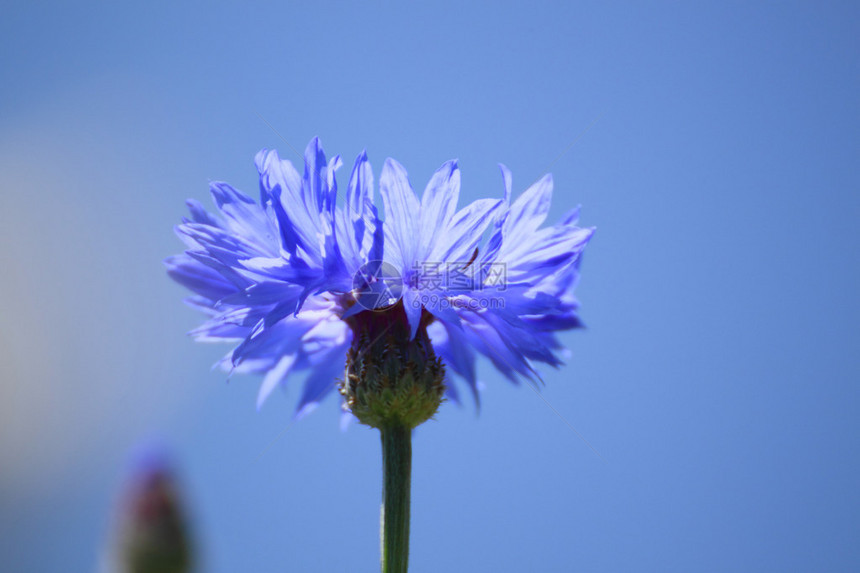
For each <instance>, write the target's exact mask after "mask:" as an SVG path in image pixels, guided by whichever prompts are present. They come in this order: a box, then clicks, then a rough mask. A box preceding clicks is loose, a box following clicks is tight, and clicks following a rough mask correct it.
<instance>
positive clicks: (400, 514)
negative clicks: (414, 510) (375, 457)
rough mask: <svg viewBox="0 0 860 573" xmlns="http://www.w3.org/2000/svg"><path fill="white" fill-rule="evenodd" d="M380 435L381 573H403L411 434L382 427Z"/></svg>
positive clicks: (400, 428) (406, 550) (406, 549)
mask: <svg viewBox="0 0 860 573" xmlns="http://www.w3.org/2000/svg"><path fill="white" fill-rule="evenodd" d="M380 433H381V434H382V512H381V513H382V515H381V523H380V537H381V540H380V541H381V551H382V573H406V571H407V568H408V566H409V489H410V486H411V482H412V430H411V429H410V428H408V427H407V426H405V425H397V426H385V427H383V428H381V429H380Z"/></svg>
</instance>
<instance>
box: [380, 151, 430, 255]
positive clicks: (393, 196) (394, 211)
mask: <svg viewBox="0 0 860 573" xmlns="http://www.w3.org/2000/svg"><path fill="white" fill-rule="evenodd" d="M379 192H380V194H381V195H382V203H383V206H384V207H385V227H386V228H387V229H390V233H391V239H392V242H393V245H391V246H393V247H395V248H396V253H393V254H394V256H395V261H396V262H397V263H399V266H400V270H401V271H403V272H405V271H406V270H407V269H408V268H409V267H411V266H412V264H413V263H414V262H415V261H414V252H415V243H416V238H417V236H418V235H417V231H418V213H419V209H420V203H418V198H417V197H416V196H415V192H414V191H412V186H411V185H410V184H409V179H408V178H407V176H406V170H405V169H404V168H403V166H402V165H400V164H399V163H397V162H396V161H394V160H393V159H391V158H389V159H386V160H385V166H384V167H383V168H382V175H381V176H380V178H379Z"/></svg>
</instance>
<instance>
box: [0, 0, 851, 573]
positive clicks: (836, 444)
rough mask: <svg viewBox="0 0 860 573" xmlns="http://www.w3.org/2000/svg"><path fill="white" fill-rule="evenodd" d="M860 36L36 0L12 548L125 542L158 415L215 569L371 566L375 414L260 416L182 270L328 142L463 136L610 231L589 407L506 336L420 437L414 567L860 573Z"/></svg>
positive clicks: (580, 347) (841, 26) (11, 196)
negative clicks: (177, 261)
mask: <svg viewBox="0 0 860 573" xmlns="http://www.w3.org/2000/svg"><path fill="white" fill-rule="evenodd" d="M858 38H860V9H858V5H857V4H856V3H853V2H839V3H837V2H806V3H798V2H780V3H775V2H769V3H764V2H760V3H748V2H737V3H731V2H729V3H726V2H720V3H711V4H706V3H700V2H696V3H686V2H671V3H669V2H661V3H653V2H652V3H645V2H630V3H602V2H594V3H567V2H558V3H555V4H547V3H544V2H537V1H532V2H528V3H523V4H522V5H519V6H514V5H513V4H506V3H497V2H492V3H490V2H487V3H484V4H480V3H473V4H468V3H462V2H458V3H448V4H438V3H437V4H434V5H433V6H416V5H410V6H397V5H395V4H393V3H387V4H385V5H376V4H369V3H362V5H360V6H358V5H347V4H346V3H334V2H325V3H310V2H302V3H290V2H279V3H271V4H260V5H251V4H246V3H235V4H228V3H218V4H217V5H216V6H212V5H208V4H204V3H199V4H197V5H190V4H189V5H186V6H184V7H179V6H167V5H160V4H158V3H143V4H142V5H141V6H139V7H137V8H131V7H128V6H119V5H117V4H116V3H111V2H100V3H98V2H92V3H56V4H51V3H34V2H24V1H12V2H7V3H6V5H5V6H4V9H3V17H2V18H0V199H2V201H0V246H2V249H0V258H2V280H0V380H2V382H0V384H1V385H0V392H2V394H0V569H2V570H3V571H9V572H10V573H11V572H30V571H39V572H67V571H84V572H85V571H95V570H96V569H97V567H98V562H99V554H100V553H101V552H102V550H103V546H104V543H105V539H106V538H107V537H108V529H109V523H110V517H111V513H112V511H113V509H112V508H113V506H114V504H115V501H116V499H117V497H118V495H119V492H120V491H121V490H122V484H123V480H124V478H125V476H126V474H127V470H128V463H129V462H128V460H129V456H130V453H129V452H131V451H133V450H134V449H135V448H136V447H137V446H138V444H140V443H141V442H148V441H153V440H158V441H160V442H161V443H163V444H166V445H167V446H168V447H169V448H170V449H171V451H172V452H173V454H174V455H175V458H176V460H177V464H178V466H179V469H180V472H181V477H182V484H183V486H184V491H185V493H186V495H187V505H188V506H189V508H190V511H191V512H192V513H193V515H194V526H195V533H196V537H197V538H198V540H199V545H200V549H201V551H202V555H203V561H204V566H203V567H202V569H201V571H205V572H207V573H228V572H237V571H243V572H254V573H267V572H283V571H321V572H322V571H325V572H329V571H344V572H346V571H375V570H377V567H378V565H377V563H378V561H377V560H378V517H379V514H378V503H379V495H380V473H381V470H380V453H379V443H378V436H377V435H376V433H375V432H374V431H371V430H368V429H365V428H361V427H354V428H352V429H351V430H349V431H348V432H346V433H342V432H341V431H340V430H339V428H338V412H339V410H338V408H339V403H338V400H337V398H336V397H335V396H331V397H330V398H329V399H328V400H327V401H326V402H325V403H324V404H323V405H322V406H321V407H320V408H319V409H318V410H317V411H316V412H315V413H314V414H313V415H312V416H310V417H309V418H307V419H306V420H303V421H301V422H300V423H297V424H295V425H290V419H291V416H292V412H293V408H294V404H295V400H296V398H297V396H298V392H297V390H296V387H295V386H293V387H290V388H288V389H287V392H286V393H285V394H284V395H275V396H274V397H273V398H271V399H270V401H269V402H267V403H266V405H265V406H264V408H263V409H262V411H261V412H259V413H258V412H256V410H255V397H256V392H257V387H258V384H259V380H258V379H256V378H253V377H235V378H234V379H233V380H231V381H230V382H229V383H226V382H225V376H224V375H223V374H222V373H220V372H212V371H210V368H209V367H210V365H211V364H212V363H213V362H214V361H215V360H216V359H217V358H218V357H220V356H221V354H222V353H223V352H226V350H227V348H225V347H220V346H219V347H216V346H206V345H199V344H194V343H192V342H191V341H190V340H189V339H188V338H187V337H186V335H185V332H187V331H188V330H190V329H191V328H193V327H194V326H195V325H197V324H198V323H199V321H200V316H199V315H198V314H196V313H195V312H194V311H193V310H191V309H189V308H187V307H185V306H184V305H183V304H182V302H181V299H182V298H183V297H184V296H185V293H184V292H183V290H182V289H181V288H180V287H179V286H177V285H175V284H173V283H172V282H171V281H170V280H169V279H168V278H167V277H166V276H165V273H164V270H163V268H162V264H161V261H162V259H163V258H164V257H166V256H168V255H171V254H173V253H176V252H178V251H179V250H180V248H181V244H180V242H179V241H178V239H176V238H175V236H174V235H173V232H172V226H173V225H174V224H175V223H176V222H178V220H179V218H180V217H181V216H182V215H183V214H184V204H183V202H184V200H185V199H186V198H187V197H194V198H197V199H200V200H201V201H203V202H204V203H206V204H211V203H209V198H208V191H207V183H208V181H209V180H226V181H229V182H231V183H232V184H234V185H235V186H237V187H238V188H240V189H244V190H246V191H248V192H249V193H251V194H255V193H256V189H257V181H256V178H255V170H254V166H253V157H254V154H255V153H256V152H257V151H258V150H259V149H260V148H262V147H269V148H278V149H279V150H280V151H281V153H282V155H283V156H287V157H289V156H291V155H292V152H291V150H290V148H289V146H288V145H287V143H285V141H286V142H289V144H290V145H292V146H294V147H296V148H297V149H299V150H301V149H303V148H304V146H305V144H306V143H307V141H308V140H309V139H310V138H311V137H312V136H314V135H319V136H320V137H321V138H322V141H323V144H324V145H325V148H326V151H327V152H329V153H330V154H334V153H339V154H341V155H342V156H343V157H344V160H345V163H346V164H347V166H349V165H351V162H352V160H353V159H354V157H355V156H356V155H357V154H358V153H359V152H360V151H361V150H362V149H367V152H368V154H369V157H370V159H371V161H372V162H373V165H374V169H375V172H376V174H377V175H378V173H379V170H380V168H381V166H382V162H383V161H384V159H385V158H386V157H388V156H392V157H396V158H397V159H398V160H399V161H400V162H401V163H403V164H404V165H405V166H406V168H407V169H408V170H409V173H410V178H411V179H412V181H413V183H414V184H415V186H416V187H418V188H423V186H424V184H425V182H426V181H427V179H428V177H429V176H430V174H431V173H432V172H433V171H434V170H435V169H436V168H437V167H438V166H439V165H440V164H441V163H442V162H443V161H445V160H447V159H450V158H454V157H458V158H459V159H460V162H461V168H462V176H463V197H462V200H463V201H464V202H465V201H467V200H468V201H471V200H473V199H476V198H479V197H485V196H500V195H501V193H502V180H501V177H500V175H499V172H498V169H497V167H496V164H497V162H504V163H506V164H507V165H508V166H509V167H510V168H511V170H512V171H513V174H514V188H515V192H518V191H522V190H523V189H525V187H526V186H528V185H529V184H530V183H531V182H533V181H534V180H535V179H537V178H538V177H540V176H541V175H542V174H543V173H544V172H545V171H547V170H550V171H551V172H552V173H553V175H554V179H555V184H556V191H555V195H554V200H553V211H552V214H553V216H555V217H558V216H560V215H561V214H562V213H563V212H565V211H566V210H568V209H569V208H571V207H573V206H575V205H576V204H580V203H581V204H582V205H583V218H582V222H583V224H584V225H588V226H591V225H595V226H597V228H598V232H597V234H596V236H595V238H594V240H593V241H592V243H591V245H590V246H589V247H588V250H587V252H586V256H585V259H584V264H583V279H582V283H581V286H580V288H579V290H578V294H579V296H580V298H581V300H582V302H583V309H582V315H583V318H584V320H585V321H586V323H587V324H588V329H587V330H584V331H577V332H572V333H566V334H564V335H563V340H564V342H565V343H566V344H567V345H568V346H569V347H570V348H571V350H572V353H571V357H570V359H569V361H568V365H567V366H565V367H564V368H562V369H560V370H558V371H545V379H546V387H545V388H544V389H543V391H542V393H541V396H542V397H543V398H545V400H546V401H547V402H548V403H549V404H551V405H552V408H554V409H555V410H556V411H557V414H556V413H554V412H553V410H552V409H551V408H550V407H548V406H547V404H546V403H544V401H542V400H541V398H540V397H539V396H537V395H536V394H535V393H534V392H533V391H531V390H529V389H528V388H527V387H525V386H521V387H514V386H511V385H510V384H509V383H507V382H506V381H504V380H503V379H502V378H501V376H500V375H498V374H497V373H495V372H494V371H493V370H492V369H491V368H490V367H489V366H487V365H486V364H485V365H484V366H483V368H482V370H481V378H482V380H483V382H484V383H485V385H486V389H485V391H484V393H483V408H482V411H481V413H480V415H479V416H476V414H475V412H474V408H473V407H472V404H471V403H469V402H467V403H465V404H464V405H463V406H462V407H457V406H456V405H454V404H450V403H448V404H445V405H444V406H443V407H442V410H441V412H440V414H439V416H438V420H437V421H435V422H430V423H428V424H427V425H425V426H423V427H422V428H421V429H420V430H419V432H418V433H417V435H416V438H415V460H414V481H413V510H412V515H413V521H412V558H411V563H412V569H411V571H413V572H414V573H422V572H426V573H430V572H438V571H487V572H494V573H502V572H523V571H543V572H566V571H660V572H666V571H715V572H717V571H720V572H721V571H765V570H769V571H857V570H858V569H860V544H858V543H857V539H858V531H860V488H858V483H860V448H858V439H860V422H858V420H859V419H860V416H858V414H860V387H858V383H860V303H858V293H860V268H858V263H860V241H859V240H858V221H860V177H858V161H860V42H858ZM267 123H268V124H270V125H271V126H272V127H273V128H274V130H273V129H271V128H270V127H269V125H267ZM275 131H277V133H275ZM296 159H298V158H296ZM345 177H346V171H345V170H342V171H341V175H340V181H341V184H342V185H343V184H344V183H345V181H346V179H345ZM568 424H570V426H572V427H575V428H576V430H577V431H578V432H580V433H581V434H582V435H583V436H585V438H586V439H587V440H588V441H589V442H590V443H591V444H592V445H593V446H594V448H595V449H596V450H597V451H598V452H599V456H598V455H597V454H595V452H594V451H592V450H591V449H590V448H589V447H588V445H586V444H585V443H584V442H583V440H582V439H580V437H578V436H577V435H576V433H574V431H572V430H571V429H570V427H569V426H568ZM285 430H286V431H285Z"/></svg>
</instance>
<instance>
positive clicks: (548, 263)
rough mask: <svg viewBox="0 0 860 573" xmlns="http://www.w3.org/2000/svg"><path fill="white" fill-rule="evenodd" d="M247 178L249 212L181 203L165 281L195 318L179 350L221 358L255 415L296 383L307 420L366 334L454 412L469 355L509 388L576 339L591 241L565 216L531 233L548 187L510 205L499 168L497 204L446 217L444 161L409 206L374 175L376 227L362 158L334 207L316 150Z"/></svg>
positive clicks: (388, 167)
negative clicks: (409, 366) (253, 394)
mask: <svg viewBox="0 0 860 573" xmlns="http://www.w3.org/2000/svg"><path fill="white" fill-rule="evenodd" d="M256 164H257V170H258V171H259V176H260V199H259V202H256V201H254V200H253V199H251V198H250V197H248V196H247V195H245V194H243V193H241V192H240V191H238V190H236V189H234V188H233V187H231V186H230V185H227V184H226V183H221V182H215V183H212V184H211V192H212V196H213V199H214V201H215V205H216V207H217V209H218V213H217V214H211V213H209V212H207V211H206V210H205V209H204V208H203V207H202V206H201V205H200V204H199V203H197V202H196V201H193V200H189V201H188V207H189V210H190V213H191V216H190V218H185V219H183V221H182V223H181V224H180V225H178V227H177V232H178V234H179V236H180V238H182V240H183V241H184V242H185V243H186V245H187V247H188V250H187V251H185V253H183V254H180V255H177V256H174V257H171V258H169V259H167V261H166V265H167V269H168V273H169V274H170V276H171V277H173V278H174V279H175V280H176V281H178V282H179V283H180V284H182V285H184V286H186V287H187V288H188V289H190V290H191V291H192V292H193V293H194V294H193V296H192V297H191V298H189V299H188V302H189V303H190V304H191V305H193V306H195V307H197V308H199V309H200V310H202V311H203V312H204V313H206V314H207V315H208V317H209V318H208V320H207V321H206V322H205V323H204V324H203V325H202V326H200V327H199V328H197V329H195V330H194V331H192V335H193V336H194V337H195V338H196V339H197V340H202V341H225V342H232V343H234V344H235V347H234V348H233V350H232V351H231V352H230V353H228V354H227V356H225V357H224V359H223V360H222V361H221V362H220V365H221V366H222V367H224V368H225V369H227V370H229V371H236V372H255V373H262V374H264V375H265V376H264V379H263V383H262V386H261V388H260V391H259V395H258V405H260V404H262V402H263V401H264V400H265V399H266V398H267V397H268V396H269V395H270V394H271V392H272V391H273V390H274V388H275V387H277V386H279V385H281V384H283V383H284V382H285V381H286V380H287V378H288V377H292V376H295V375H297V374H299V373H301V372H303V371H305V372H306V374H307V376H306V379H305V382H304V388H303V390H302V395H301V397H300V399H299V404H298V413H299V415H302V414H304V413H306V412H307V411H309V410H310V409H312V408H313V407H315V406H316V404H318V403H319V401H320V400H321V399H322V398H323V397H324V396H325V395H326V394H327V393H328V392H329V391H330V390H332V389H333V388H334V387H335V384H336V380H337V379H338V378H342V377H343V373H344V365H345V361H346V357H347V354H348V351H350V348H351V347H352V353H351V354H352V355H353V356H355V352H356V348H357V345H359V344H360V343H359V341H360V340H363V341H364V343H365V344H368V345H370V346H373V344H374V343H375V342H376V341H375V340H369V339H368V333H369V332H371V331H372V330H373V328H376V326H378V325H379V324H380V323H382V324H389V325H391V324H394V323H396V324H397V326H398V328H396V329H395V330H396V331H397V332H398V333H400V334H398V336H400V337H401V338H403V339H405V340H406V341H407V342H408V341H409V340H417V341H419V342H417V343H416V344H420V346H421V347H422V348H426V350H427V353H428V356H427V357H426V358H427V363H428V364H430V363H431V362H434V361H435V360H436V358H437V357H438V358H439V359H441V363H442V364H443V365H444V367H447V379H446V382H447V384H446V385H445V392H446V393H447V395H448V396H449V397H450V398H451V399H453V400H459V396H458V392H457V387H456V386H455V385H454V384H453V381H452V380H451V373H456V374H457V375H458V376H459V377H460V378H461V379H462V380H463V381H465V383H466V385H467V386H468V387H469V388H470V389H471V390H472V392H473V394H474V396H475V398H476V400H477V378H476V372H475V360H476V356H477V354H482V355H484V356H486V357H487V358H489V359H490V360H491V361H492V363H493V364H494V365H495V366H496V367H497V368H498V369H499V370H500V371H501V372H502V373H503V374H505V375H506V376H507V377H508V378H510V379H511V380H512V381H516V380H517V379H518V378H519V377H523V378H526V379H532V380H535V379H538V378H539V376H538V374H537V372H536V371H535V369H534V363H536V362H543V363H547V364H550V365H552V366H557V365H559V364H560V363H561V362H560V360H559V358H558V356H557V353H558V351H559V349H560V344H559V342H558V341H557V339H556V338H555V332H557V331H559V330H565V329H570V328H576V327H578V326H580V325H581V324H580V321H579V317H578V315H577V308H578V302H577V300H576V299H575V298H574V297H573V288H574V286H575V285H576V282H577V279H578V277H579V260H580V255H581V253H582V250H583V249H584V248H585V245H586V244H587V243H588V240H589V239H590V237H591V235H592V233H593V229H583V228H580V227H578V226H577V224H576V223H577V215H578V211H577V210H574V211H572V212H570V213H569V214H568V215H567V216H565V217H563V218H562V220H561V222H559V223H558V224H556V225H554V226H550V227H542V225H543V222H544V220H545V218H546V216H547V212H548V210H549V205H550V198H551V194H552V179H551V177H550V176H549V175H547V176H546V177H544V178H543V179H541V180H540V181H538V182H537V183H535V184H534V185H532V186H531V187H529V188H528V189H527V190H526V191H525V192H524V193H523V194H522V195H521V196H520V197H518V198H517V199H516V200H513V201H512V199H511V176H510V172H509V171H508V170H507V168H505V167H504V166H501V169H502V175H503V179H504V196H503V197H501V198H498V199H479V200H477V201H475V202H473V203H471V204H469V205H467V206H466V207H464V208H462V209H459V210H458V209H457V203H458V199H459V193H460V172H459V168H458V166H457V163H456V162H455V161H449V162H447V163H445V164H444V165H443V166H442V167H441V168H440V169H439V170H438V171H436V173H435V174H434V175H433V177H432V178H431V180H430V182H429V183H428V185H427V187H426V189H425V191H424V194H423V195H422V197H421V198H420V199H419V198H418V197H417V196H416V194H415V193H414V191H413V190H412V187H411V185H410V183H409V180H408V178H407V175H406V170H405V169H404V168H403V167H402V166H401V165H400V164H399V163H397V162H396V161H394V160H392V159H388V160H386V162H385V164H384V166H383V169H382V173H381V176H380V181H379V191H380V194H381V195H382V204H383V207H384V211H385V220H384V222H383V220H382V218H381V217H380V216H379V212H378V210H377V208H376V206H375V203H374V185H373V173H372V170H371V167H370V164H369V162H368V160H367V156H366V154H365V153H362V154H360V155H359V156H358V158H357V159H356V161H355V164H354V165H353V169H352V173H351V175H350V178H349V185H348V188H347V192H346V197H345V199H344V201H343V204H342V205H338V204H337V183H336V179H335V172H336V170H337V169H338V168H339V167H340V166H341V160H340V158H339V157H334V158H333V159H331V160H330V161H326V157H325V154H324V153H323V150H322V147H321V145H320V143H319V140H318V139H313V140H312V141H311V142H310V144H309V145H308V147H307V150H306V151H305V157H304V174H303V175H301V176H300V175H299V173H298V171H296V169H295V168H294V167H293V165H292V164H291V163H290V162H289V161H286V160H282V159H280V158H279V157H278V154H277V152H275V151H267V150H263V151H261V152H260V153H258V154H257V157H256ZM380 313H383V314H386V313H387V314H386V316H387V318H385V317H383V318H382V319H380V316H378V315H380ZM428 340H429V342H430V344H429V345H428V344H426V342H425V341H428ZM403 352H404V353H405V354H404V356H406V355H407V354H409V352H411V351H407V350H406V349H405V348H404V349H403ZM434 363H435V362H434ZM444 367H443V370H444ZM439 372H440V375H444V374H441V372H442V370H440V371H439Z"/></svg>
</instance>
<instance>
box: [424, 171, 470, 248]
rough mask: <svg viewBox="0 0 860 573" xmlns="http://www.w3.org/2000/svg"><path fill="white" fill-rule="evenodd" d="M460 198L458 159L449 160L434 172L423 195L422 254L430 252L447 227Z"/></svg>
mask: <svg viewBox="0 0 860 573" xmlns="http://www.w3.org/2000/svg"><path fill="white" fill-rule="evenodd" d="M459 198H460V170H459V168H458V167H457V161H456V160H453V161H448V162H446V163H445V164H443V165H442V167H440V168H439V169H438V170H437V171H436V173H434V174H433V177H431V178H430V182H429V183H428V184H427V188H426V189H424V195H423V196H422V197H421V227H420V229H421V232H422V235H423V238H424V241H423V244H422V245H421V253H422V254H424V253H429V252H430V251H431V249H432V247H433V245H434V244H435V241H436V238H437V237H438V236H439V235H441V234H442V233H444V232H445V230H446V229H447V227H448V225H449V223H450V221H451V218H452V217H453V216H454V213H455V211H456V210H457V202H458V201H459Z"/></svg>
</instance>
